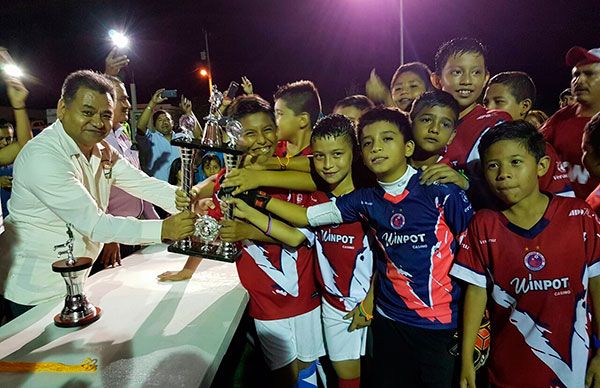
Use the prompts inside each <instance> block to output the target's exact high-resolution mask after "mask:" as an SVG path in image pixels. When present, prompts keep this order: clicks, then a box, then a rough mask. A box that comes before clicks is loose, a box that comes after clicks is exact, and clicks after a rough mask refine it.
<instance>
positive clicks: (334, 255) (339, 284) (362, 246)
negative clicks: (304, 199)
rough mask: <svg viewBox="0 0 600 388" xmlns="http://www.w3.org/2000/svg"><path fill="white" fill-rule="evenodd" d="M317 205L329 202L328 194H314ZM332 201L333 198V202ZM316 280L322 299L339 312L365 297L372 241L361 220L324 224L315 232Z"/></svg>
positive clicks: (368, 282)
mask: <svg viewBox="0 0 600 388" xmlns="http://www.w3.org/2000/svg"><path fill="white" fill-rule="evenodd" d="M312 196H313V198H314V199H315V200H316V202H315V204H317V203H324V202H328V201H330V198H329V197H328V196H327V194H325V193H323V192H320V191H317V192H315V193H313V195H312ZM332 200H333V201H335V198H333V199H332ZM315 235H316V239H315V250H316V253H317V261H318V271H317V275H318V280H319V283H320V285H321V289H322V290H324V291H325V292H323V298H324V299H325V300H326V301H327V302H328V303H329V304H330V305H332V306H333V307H335V308H336V309H338V310H341V311H350V310H352V309H353V308H355V307H356V305H357V304H359V303H360V302H362V300H363V299H364V298H365V296H366V295H367V292H368V291H369V287H370V285H371V276H372V275H373V252H372V250H371V244H372V241H370V240H371V238H370V235H369V233H367V232H366V231H365V229H364V227H363V223H362V222H360V221H357V222H351V223H346V224H339V225H325V226H321V227H319V228H318V229H317V230H316V231H315Z"/></svg>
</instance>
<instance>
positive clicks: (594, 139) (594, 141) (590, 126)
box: [583, 113, 600, 155]
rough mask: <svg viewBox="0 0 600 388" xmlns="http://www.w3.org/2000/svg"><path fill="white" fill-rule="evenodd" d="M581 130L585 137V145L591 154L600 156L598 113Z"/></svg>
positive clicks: (599, 119) (599, 122) (599, 118)
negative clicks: (590, 150)
mask: <svg viewBox="0 0 600 388" xmlns="http://www.w3.org/2000/svg"><path fill="white" fill-rule="evenodd" d="M583 130H584V131H585V134H586V135H587V144H588V145H589V146H590V147H592V152H593V153H594V154H595V155H600V113H596V114H595V115H594V117H592V119H591V120H590V121H589V122H588V123H587V124H586V125H585V128H584V129H583Z"/></svg>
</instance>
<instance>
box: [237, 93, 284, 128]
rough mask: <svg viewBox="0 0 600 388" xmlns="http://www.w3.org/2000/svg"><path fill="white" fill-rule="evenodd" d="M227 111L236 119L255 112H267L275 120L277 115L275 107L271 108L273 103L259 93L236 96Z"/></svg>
mask: <svg viewBox="0 0 600 388" xmlns="http://www.w3.org/2000/svg"><path fill="white" fill-rule="evenodd" d="M227 113H228V114H229V115H230V116H231V118H233V119H234V120H240V119H242V118H243V117H245V116H248V115H251V114H254V113H266V114H267V115H268V116H269V117H270V118H271V120H273V122H275V115H274V114H273V109H271V104H269V103H268V102H267V101H266V100H264V99H263V98H262V97H260V96H259V95H257V94H252V95H249V96H238V97H236V98H235V99H234V100H233V102H232V103H231V105H229V108H228V111H227Z"/></svg>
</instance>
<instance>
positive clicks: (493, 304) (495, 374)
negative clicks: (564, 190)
mask: <svg viewBox="0 0 600 388" xmlns="http://www.w3.org/2000/svg"><path fill="white" fill-rule="evenodd" d="M599 259H600V223H599V221H598V218H597V217H596V216H595V214H594V213H593V211H592V210H591V209H590V207H589V206H588V205H587V204H586V203H584V202H583V201H582V200H580V199H576V198H564V197H558V196H552V198H551V200H550V203H549V204H548V207H547V209H546V211H545V213H544V215H543V217H542V218H541V219H540V220H539V221H538V222H537V223H536V224H535V225H534V226H533V227H532V228H530V229H523V228H521V227H519V226H517V225H514V224H512V223H511V222H510V221H509V220H508V219H507V218H506V217H505V216H504V215H503V214H502V213H501V212H496V211H491V210H482V211H479V212H477V214H476V215H475V217H474V219H473V222H472V223H471V225H469V229H468V231H467V235H466V237H465V239H464V241H463V243H462V247H461V250H460V252H459V253H458V256H457V261H456V263H455V264H454V267H453V268H452V271H451V274H452V275H453V276H456V277H457V278H460V279H463V280H464V281H466V282H468V283H471V284H474V285H476V286H478V287H482V288H487V289H488V290H489V292H491V297H490V298H489V301H488V306H489V308H490V319H491V328H492V336H491V339H492V343H491V346H490V349H491V353H490V361H489V363H488V365H489V376H490V382H491V383H492V385H494V386H502V387H507V386H510V387H583V386H584V385H585V384H584V378H585V372H586V366H587V361H588V355H589V335H590V333H589V329H588V328H589V324H590V322H589V321H588V314H587V308H588V303H589V301H588V295H587V293H588V284H589V279H590V278H592V277H596V276H600V260H599ZM594 319H598V317H594ZM532 371H535V373H532Z"/></svg>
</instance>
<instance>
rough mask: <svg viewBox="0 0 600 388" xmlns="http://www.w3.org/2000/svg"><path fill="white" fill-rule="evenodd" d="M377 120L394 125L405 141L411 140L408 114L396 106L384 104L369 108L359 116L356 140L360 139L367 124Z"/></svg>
mask: <svg viewBox="0 0 600 388" xmlns="http://www.w3.org/2000/svg"><path fill="white" fill-rule="evenodd" d="M378 121H385V122H388V123H390V124H393V125H395V126H396V127H397V128H398V130H399V131H400V133H401V134H402V136H403V137H404V141H405V142H407V141H409V140H412V130H411V126H410V119H409V118H408V115H407V114H406V113H404V112H402V111H401V110H400V109H398V108H388V107H385V106H378V107H375V108H373V109H369V110H368V111H366V112H365V113H364V114H363V115H362V116H361V117H360V119H359V120H358V127H357V131H358V140H359V141H360V139H362V137H363V130H364V128H365V127H366V126H367V125H370V124H373V123H376V122H378Z"/></svg>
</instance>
